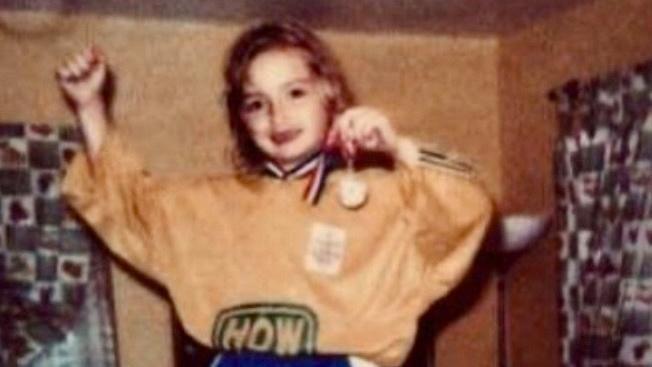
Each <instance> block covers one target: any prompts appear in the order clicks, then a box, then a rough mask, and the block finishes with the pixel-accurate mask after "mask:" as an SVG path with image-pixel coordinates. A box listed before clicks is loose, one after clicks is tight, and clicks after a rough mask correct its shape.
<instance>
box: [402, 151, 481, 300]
mask: <svg viewBox="0 0 652 367" xmlns="http://www.w3.org/2000/svg"><path fill="white" fill-rule="evenodd" d="M453 163H454V162H453ZM461 171H462V170H456V169H452V168H451V166H447V165H437V166H432V165H431V164H428V163H427V162H426V163H425V164H422V165H421V166H420V167H416V168H413V169H412V179H413V182H414V183H415V191H416V193H415V194H416V202H415V212H416V218H417V223H418V225H417V232H416V242H417V247H418V249H419V252H420V253H421V254H422V256H423V257H424V262H425V264H426V266H425V273H424V277H423V289H424V297H425V300H426V301H427V302H428V303H429V302H431V301H433V300H436V299H439V298H441V297H443V296H444V295H445V294H447V293H448V292H449V291H450V290H451V289H452V288H454V287H455V286H456V285H457V284H458V283H459V282H460V281H461V280H462V278H463V277H464V275H465V274H466V272H467V271H468V270H469V268H470V266H471V264H472V262H473V259H474V257H475V255H476V254H477V252H478V251H479V249H480V246H481V244H482V241H483V239H484V235H485V232H486V230H487V228H488V226H489V222H490V219H491V215H492V210H493V205H492V203H491V201H490V199H489V197H488V195H487V193H486V192H485V190H484V189H483V188H482V187H481V186H480V185H479V183H478V182H476V181H475V179H474V178H472V177H469V175H468V174H466V173H465V172H461Z"/></svg>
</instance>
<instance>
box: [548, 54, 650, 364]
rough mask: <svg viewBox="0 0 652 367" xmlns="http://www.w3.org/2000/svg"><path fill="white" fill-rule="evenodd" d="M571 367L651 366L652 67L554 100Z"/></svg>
mask: <svg viewBox="0 0 652 367" xmlns="http://www.w3.org/2000/svg"><path fill="white" fill-rule="evenodd" d="M551 97H552V99H553V100H554V101H555V102H556V104H557V109H558V117H559V123H560V126H561V136H560V137H559V140H558V143H557V147H556V156H555V163H556V171H555V176H556V177H555V179H556V188H557V197H558V198H557V208H558V219H559V221H560V226H559V227H560V237H561V247H560V253H559V255H560V261H561V266H560V270H561V277H560V280H561V288H560V290H561V295H560V299H561V302H560V307H561V309H560V315H561V320H560V321H561V331H562V335H561V344H562V361H563V365H564V366H652V209H651V208H652V62H648V63H645V64H641V65H638V66H636V67H635V68H632V69H629V70H625V71H620V72H615V73H612V74H609V75H605V76H603V77H599V78H596V79H593V80H588V81H577V80H574V81H570V82H568V83H567V84H566V85H564V86H563V87H561V88H559V89H557V90H555V91H553V92H552V93H551Z"/></svg>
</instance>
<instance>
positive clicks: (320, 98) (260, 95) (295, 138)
mask: <svg viewBox="0 0 652 367" xmlns="http://www.w3.org/2000/svg"><path fill="white" fill-rule="evenodd" d="M327 90H328V83H327V82H326V81H325V80H323V79H321V78H318V77H317V76H315V75H314V73H313V72H312V71H311V70H310V68H309V67H308V64H307V61H306V55H305V54H304V53H303V51H301V50H300V49H292V48H289V49H273V50H269V51H265V52H263V53H261V54H260V55H258V56H256V57H255V58H254V59H253V61H252V62H251V65H249V70H248V73H247V82H246V83H245V85H244V91H245V99H244V102H243V104H242V108H241V116H242V120H243V121H244V122H245V124H246V125H247V129H248V130H249V133H250V134H251V137H252V139H253V141H254V143H255V144H256V145H257V146H258V148H259V149H260V150H261V151H262V152H263V153H265V154H266V155H267V157H268V158H270V159H272V160H273V161H275V162H276V163H278V164H279V165H281V167H283V168H284V169H290V168H292V167H293V166H295V165H296V164H298V163H301V161H303V160H304V159H307V158H308V157H309V156H310V155H312V154H314V153H315V152H317V151H318V150H319V149H320V148H321V146H322V143H323V141H324V137H325V135H326V132H327V130H328V126H329V123H330V119H331V116H329V113H328V112H327V108H326V105H327V94H328V93H327Z"/></svg>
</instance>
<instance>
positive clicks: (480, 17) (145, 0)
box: [0, 0, 598, 35]
mask: <svg viewBox="0 0 652 367" xmlns="http://www.w3.org/2000/svg"><path fill="white" fill-rule="evenodd" d="M592 1H598V0H0V9H10V10H12V9H13V10H46V11H56V12H61V13H65V14H76V13H95V14H113V15H124V16H129V17H155V18H183V19H197V20H201V21H211V20H219V21H227V22H250V21H251V20H253V19H278V18H294V19H299V20H301V21H303V22H305V23H307V24H308V25H310V26H312V27H315V28H329V29H341V30H352V31H365V32H373V31H375V30H378V29H383V30H385V31H386V30H388V29H389V30H396V31H407V32H418V33H435V34H479V35H491V34H500V33H506V32H510V31H513V30H517V29H519V28H521V27H524V26H527V25H528V24H531V23H533V22H536V21H538V20H541V19H544V18H546V17H549V16H551V15H553V14H556V13H559V12H562V11H566V10H568V9H570V8H573V7H576V6H578V5H581V4H584V3H588V2H592Z"/></svg>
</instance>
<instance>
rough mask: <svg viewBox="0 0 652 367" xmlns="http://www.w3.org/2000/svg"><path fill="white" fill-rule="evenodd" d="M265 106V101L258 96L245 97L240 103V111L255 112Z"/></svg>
mask: <svg viewBox="0 0 652 367" xmlns="http://www.w3.org/2000/svg"><path fill="white" fill-rule="evenodd" d="M264 107H265V103H264V102H263V101H262V100H261V99H258V98H252V99H247V100H245V101H244V103H243V104H242V111H243V112H244V113H256V112H259V111H261V110H262V109H263V108H264Z"/></svg>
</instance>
